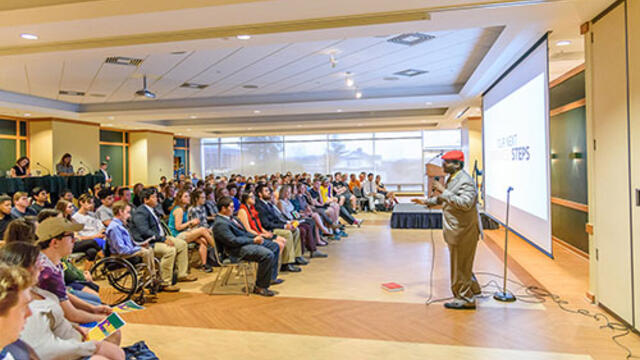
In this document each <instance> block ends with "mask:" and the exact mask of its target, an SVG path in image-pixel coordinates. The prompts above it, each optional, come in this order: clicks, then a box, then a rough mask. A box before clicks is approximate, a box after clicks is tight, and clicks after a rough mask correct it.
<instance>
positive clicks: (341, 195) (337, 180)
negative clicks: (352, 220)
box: [332, 172, 358, 214]
mask: <svg viewBox="0 0 640 360" xmlns="http://www.w3.org/2000/svg"><path fill="white" fill-rule="evenodd" d="M345 176H346V175H345ZM332 185H333V193H334V195H335V196H337V197H338V199H340V201H339V204H340V206H344V207H345V208H346V209H347V211H349V213H350V214H355V213H356V209H357V208H358V201H357V200H356V197H355V196H353V194H352V193H351V190H350V189H349V185H348V184H347V183H346V182H344V178H343V175H342V174H341V173H339V172H337V173H336V174H335V177H334V180H333V183H332ZM343 199H344V200H343Z"/></svg>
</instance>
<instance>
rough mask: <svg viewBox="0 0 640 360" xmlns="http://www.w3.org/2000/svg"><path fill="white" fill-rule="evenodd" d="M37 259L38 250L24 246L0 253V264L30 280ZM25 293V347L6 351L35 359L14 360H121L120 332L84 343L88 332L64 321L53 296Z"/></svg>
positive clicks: (38, 273)
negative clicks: (17, 271)
mask: <svg viewBox="0 0 640 360" xmlns="http://www.w3.org/2000/svg"><path fill="white" fill-rule="evenodd" d="M38 258H39V250H38V247H37V246H34V245H32V244H27V243H24V242H16V243H12V244H10V245H9V246H6V247H3V248H2V249H0V263H6V264H10V265H12V266H17V267H19V268H20V269H21V270H23V271H26V272H27V273H28V274H29V276H30V277H31V278H32V279H38V278H39V277H40V276H41V269H40V267H39V266H38ZM0 266H3V265H0ZM5 266H6V265H5ZM0 276H2V275H0ZM29 290H30V292H29V297H30V298H31V301H30V302H28V310H27V312H28V314H29V316H27V317H26V322H25V323H24V329H23V330H22V331H21V333H20V341H21V344H28V346H27V347H25V346H24V345H22V346H20V347H18V348H16V347H14V346H11V347H9V349H8V351H9V352H10V353H13V352H14V351H15V352H16V353H19V352H20V351H22V353H24V354H28V351H30V350H31V351H34V352H35V357H31V356H28V355H27V356H28V357H15V356H14V358H15V359H38V358H39V359H43V360H46V359H101V360H103V359H114V360H115V359H117V360H124V352H123V351H122V349H120V348H119V346H118V344H119V343H120V332H117V333H115V334H114V335H112V336H110V337H109V338H107V339H105V340H104V341H85V338H86V336H87V334H88V329H86V328H82V327H79V326H78V325H75V324H73V323H72V322H70V321H69V320H68V319H66V318H65V313H64V310H63V308H62V307H61V303H60V301H59V299H58V297H57V296H56V295H55V294H53V293H51V292H50V291H47V290H44V289H42V288H39V287H35V286H33V287H31V288H30V289H29ZM16 320H17V319H16ZM3 331H4V328H3Z"/></svg>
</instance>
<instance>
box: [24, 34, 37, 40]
mask: <svg viewBox="0 0 640 360" xmlns="http://www.w3.org/2000/svg"><path fill="white" fill-rule="evenodd" d="M20 37H21V38H23V39H26V40H38V35H35V34H27V33H24V34H20Z"/></svg>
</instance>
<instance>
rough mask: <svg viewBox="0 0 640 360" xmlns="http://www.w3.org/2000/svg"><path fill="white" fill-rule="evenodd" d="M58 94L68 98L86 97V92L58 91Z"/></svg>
mask: <svg viewBox="0 0 640 360" xmlns="http://www.w3.org/2000/svg"><path fill="white" fill-rule="evenodd" d="M58 94H60V95H68V96H84V91H73V90H60V91H58Z"/></svg>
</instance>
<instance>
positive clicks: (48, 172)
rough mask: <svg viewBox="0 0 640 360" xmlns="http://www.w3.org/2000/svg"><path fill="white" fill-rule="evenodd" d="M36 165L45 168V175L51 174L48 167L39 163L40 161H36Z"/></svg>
mask: <svg viewBox="0 0 640 360" xmlns="http://www.w3.org/2000/svg"><path fill="white" fill-rule="evenodd" d="M36 165H38V166H40V167H41V168H43V169H45V170H47V175H51V170H49V168H47V167H46V166H44V165H42V164H40V162H38V161H36Z"/></svg>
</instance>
